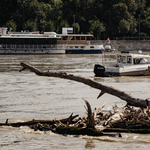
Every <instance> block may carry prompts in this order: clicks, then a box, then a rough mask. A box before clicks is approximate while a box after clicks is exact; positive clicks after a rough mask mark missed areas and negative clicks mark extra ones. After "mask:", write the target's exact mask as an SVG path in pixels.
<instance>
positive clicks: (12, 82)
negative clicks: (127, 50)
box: [0, 53, 150, 150]
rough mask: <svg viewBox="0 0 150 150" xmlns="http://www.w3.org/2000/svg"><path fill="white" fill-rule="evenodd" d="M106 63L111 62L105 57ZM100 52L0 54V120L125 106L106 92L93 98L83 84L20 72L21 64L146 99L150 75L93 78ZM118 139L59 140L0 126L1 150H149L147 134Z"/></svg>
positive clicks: (51, 135)
mask: <svg viewBox="0 0 150 150" xmlns="http://www.w3.org/2000/svg"><path fill="white" fill-rule="evenodd" d="M106 55H107V57H108V58H107V61H108V62H111V61H114V59H113V57H110V54H109V53H106ZM101 59H102V58H101V55H100V54H98V55H97V54H96V55H95V54H90V55H35V56H34V55H26V56H22V55H4V56H2V55H0V122H5V121H6V119H7V118H8V119H9V122H11V121H12V122H16V121H27V120H31V119H54V118H57V119H58V118H66V117H68V116H69V115H70V114H71V113H72V112H73V113H74V115H76V114H79V115H80V116H85V115H86V110H85V108H84V106H85V103H84V101H83V100H82V98H84V99H86V100H88V101H89V103H90V104H91V107H92V109H94V108H95V107H100V106H101V105H102V104H104V103H105V102H106V106H105V107H104V108H103V111H105V112H106V111H109V110H111V109H112V106H115V105H116V104H117V105H118V106H124V105H125V104H126V103H125V102H124V101H122V100H120V99H118V98H117V97H114V96H111V95H108V94H105V95H103V96H102V97H101V98H99V99H97V96H98V94H99V90H97V89H93V88H91V87H89V86H87V85H84V84H82V83H77V82H74V81H69V80H65V79H59V78H53V77H40V76H37V75H35V74H34V73H32V72H30V71H28V70H25V71H23V72H19V70H20V69H21V68H22V67H21V66H20V62H26V63H29V64H31V65H33V66H35V67H37V68H39V69H41V70H51V71H64V72H67V73H70V74H74V75H79V76H83V77H86V78H90V79H94V80H97V81H98V82H101V83H102V84H104V85H108V86H112V87H115V88H117V89H120V90H122V91H125V92H127V93H129V94H131V95H133V96H134V97H139V98H143V99H146V98H150V92H149V89H150V77H114V78H94V73H93V67H94V64H95V63H99V62H101V61H102V60H101ZM122 136H123V137H122V138H112V137H107V136H106V137H91V136H78V137H77V136H70V135H68V136H63V135H57V134H54V133H52V132H40V131H36V132H35V131H33V130H31V129H29V128H28V127H20V128H13V127H0V150H37V149H42V150H49V149H53V150H63V149H64V150H74V149H77V150H86V149H90V150H96V149H98V150H100V149H101V150H108V149H114V150H120V149H123V150H137V149H138V150H143V149H144V150H149V149H150V135H149V134H132V133H122Z"/></svg>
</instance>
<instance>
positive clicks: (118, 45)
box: [91, 40, 150, 51]
mask: <svg viewBox="0 0 150 150" xmlns="http://www.w3.org/2000/svg"><path fill="white" fill-rule="evenodd" d="M104 43H107V41H104V40H94V41H91V44H104ZM111 45H112V46H113V47H114V48H115V49H118V50H129V51H132V50H143V51H150V41H149V40H141V41H138V40H111Z"/></svg>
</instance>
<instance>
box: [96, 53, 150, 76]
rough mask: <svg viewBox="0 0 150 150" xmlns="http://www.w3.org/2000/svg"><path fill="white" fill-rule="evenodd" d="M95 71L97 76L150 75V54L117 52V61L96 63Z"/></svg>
mask: <svg viewBox="0 0 150 150" xmlns="http://www.w3.org/2000/svg"><path fill="white" fill-rule="evenodd" d="M94 73H95V76H97V77H111V76H149V75H150V56H149V55H144V54H131V53H129V52H122V53H116V62H115V63H114V64H110V65H108V66H107V65H100V64H95V66H94Z"/></svg>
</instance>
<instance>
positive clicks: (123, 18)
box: [0, 0, 150, 37]
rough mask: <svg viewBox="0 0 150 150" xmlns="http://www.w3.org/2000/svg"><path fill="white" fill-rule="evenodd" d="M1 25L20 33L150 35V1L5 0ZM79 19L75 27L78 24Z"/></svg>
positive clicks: (2, 6) (2, 5)
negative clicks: (63, 31) (64, 30)
mask: <svg viewBox="0 0 150 150" xmlns="http://www.w3.org/2000/svg"><path fill="white" fill-rule="evenodd" d="M0 14H1V17H0V26H7V27H12V28H13V31H15V30H17V31H20V30H23V29H26V30H30V31H33V30H39V31H55V32H58V33H60V32H61V28H62V27H63V26H64V27H67V26H70V27H71V26H72V27H73V26H75V29H76V31H75V32H76V33H80V32H82V33H86V32H90V31H92V32H93V34H94V35H95V36H105V37H108V36H109V37H110V36H120V35H126V36H134V35H135V34H136V33H137V32H138V30H139V29H138V28H139V15H140V27H141V28H140V30H141V32H143V33H144V34H147V35H150V18H149V16H150V1H149V0H2V1H1V5H0ZM74 19H75V25H74Z"/></svg>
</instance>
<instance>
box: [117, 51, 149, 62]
mask: <svg viewBox="0 0 150 150" xmlns="http://www.w3.org/2000/svg"><path fill="white" fill-rule="evenodd" d="M117 63H121V64H122V65H138V64H150V56H149V55H143V54H130V53H121V54H117Z"/></svg>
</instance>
